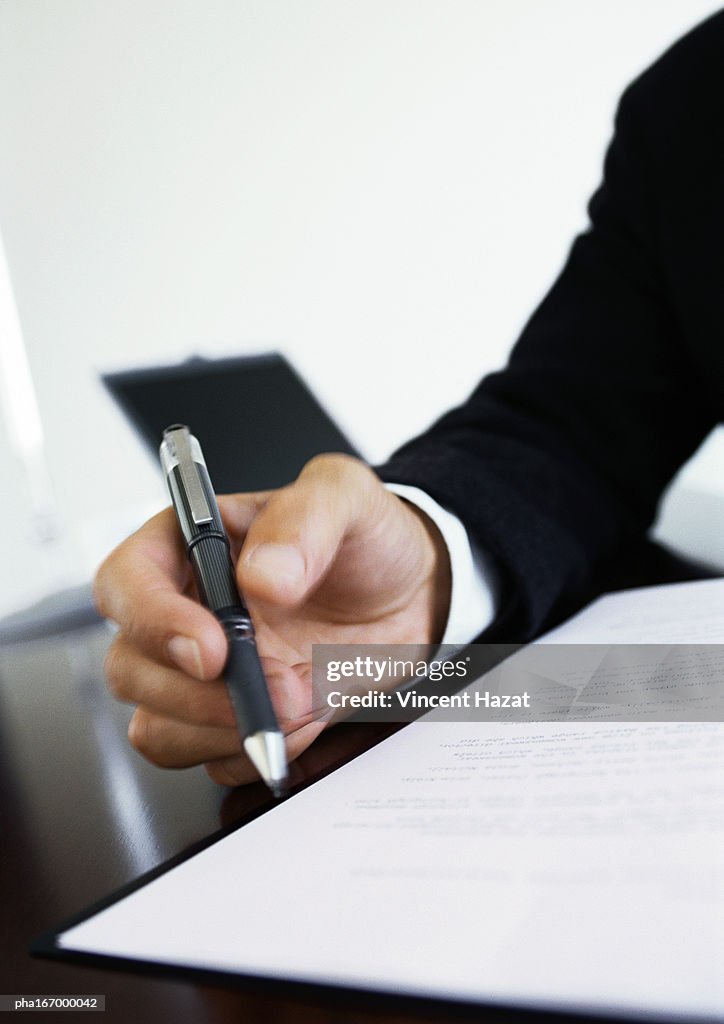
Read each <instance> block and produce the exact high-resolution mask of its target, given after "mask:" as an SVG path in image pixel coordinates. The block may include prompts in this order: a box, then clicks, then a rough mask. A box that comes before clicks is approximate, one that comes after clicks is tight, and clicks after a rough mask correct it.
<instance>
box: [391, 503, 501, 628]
mask: <svg viewBox="0 0 724 1024" xmlns="http://www.w3.org/2000/svg"><path fill="white" fill-rule="evenodd" d="M385 487H386V488H387V490H388V491H392V493H393V494H396V495H397V496H398V497H399V498H404V500H405V501H409V502H410V504H412V505H416V506H417V507H418V508H419V509H420V510H421V511H422V512H424V513H425V515H427V516H429V517H430V519H432V521H433V523H434V524H435V526H437V528H438V530H439V531H440V533H441V534H442V538H443V540H444V541H445V545H446V547H447V550H448V555H449V556H450V568H451V571H452V593H451V595H450V611H449V613H448V619H447V624H446V626H445V632H444V634H443V638H442V641H441V643H443V644H453V645H455V646H464V645H465V644H468V643H470V641H471V640H474V639H475V638H476V637H477V636H478V635H479V634H480V633H482V631H483V630H484V629H486V628H487V627H488V626H489V625H490V624H491V622H492V621H493V619H494V617H495V612H496V604H497V602H496V581H495V572H494V570H493V566H492V563H491V561H490V558H489V557H488V556H487V555H486V554H485V553H484V552H483V551H481V550H480V548H479V547H478V545H477V544H475V543H473V542H472V541H471V540H470V538H469V536H468V532H467V530H466V529H465V527H464V526H463V524H462V523H461V522H460V520H459V519H458V517H457V516H456V515H453V513H452V512H448V511H447V509H445V508H443V507H442V505H438V503H437V502H436V501H435V500H434V499H433V498H431V497H430V495H429V494H427V493H426V492H425V491H422V490H420V488H419V487H410V486H408V485H407V484H390V483H386V484H385Z"/></svg>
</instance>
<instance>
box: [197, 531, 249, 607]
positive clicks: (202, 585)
mask: <svg viewBox="0 0 724 1024" xmlns="http://www.w3.org/2000/svg"><path fill="white" fill-rule="evenodd" d="M189 558H190V560H191V565H192V566H193V570H194V576H195V577H196V584H197V586H198V588H199V597H200V598H201V600H202V602H203V603H204V604H205V605H206V606H207V608H210V609H211V611H212V612H218V611H219V610H220V609H221V608H230V607H234V606H241V605H242V602H241V598H240V596H239V589H238V587H237V585H236V577H235V575H234V567H233V566H232V564H231V560H230V558H229V546H228V543H227V541H226V539H225V538H224V537H223V536H222V535H221V534H219V533H216V532H210V533H209V535H208V536H204V535H203V534H201V535H200V536H199V537H198V539H196V540H195V541H194V545H193V547H192V548H191V550H190V551H189Z"/></svg>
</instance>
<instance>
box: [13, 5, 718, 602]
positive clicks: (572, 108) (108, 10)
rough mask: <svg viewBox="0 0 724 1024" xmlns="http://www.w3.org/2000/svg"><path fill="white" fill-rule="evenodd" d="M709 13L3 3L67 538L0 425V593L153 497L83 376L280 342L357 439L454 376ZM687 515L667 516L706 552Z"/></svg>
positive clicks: (515, 314)
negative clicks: (48, 535) (635, 93)
mask: <svg viewBox="0 0 724 1024" xmlns="http://www.w3.org/2000/svg"><path fill="white" fill-rule="evenodd" d="M713 9H714V5H713V4H712V3H711V2H702V0H659V2H657V3H652V2H651V0H585V2H581V0H547V2H544V0H2V3H0V69H2V70H1V71H0V80H1V82H2V87H1V88H0V227H1V229H2V234H3V238H4V241H5V247H6V251H7V257H8V262H9V266H10V272H11V276H12V281H13V285H14V289H15V294H16V299H17V304H18V308H19V313H20V318H21V322H22V327H23V332H24V336H25V341H26V345H27V349H28V353H29V358H30V361H31V365H32V370H33V374H34V377H35V381H36V387H37V392H38V398H39V403H40V409H41V414H42V417H43V421H44V425H45V430H46V435H47V457H48V463H49V468H50V472H51V476H52V480H53V484H54V488H55V492H56V496H57V501H58V506H59V510H60V516H61V519H62V521H63V523H64V525H65V530H66V540H67V545H66V561H65V562H64V561H63V558H62V557H61V556H60V555H59V554H58V553H57V552H56V551H54V550H53V548H52V547H49V546H47V545H46V546H45V547H42V546H39V545H37V544H36V543H35V542H34V540H33V538H32V534H31V530H30V527H29V524H28V521H27V492H26V488H25V483H24V479H23V476H22V472H21V467H20V466H19V464H18V463H17V460H15V459H14V458H13V455H12V452H11V451H10V449H9V446H8V443H7V435H6V433H3V431H4V429H5V428H4V427H3V426H2V425H1V424H0V474H1V476H2V481H3V483H2V494H3V526H4V529H3V531H2V536H1V537H0V564H1V565H2V573H0V610H2V609H4V608H9V607H11V606H14V605H17V604H19V603H20V602H21V601H23V600H25V599H27V598H28V597H30V596H32V595H33V594H34V593H36V592H38V591H40V590H41V589H42V588H44V587H47V586H49V585H51V584H53V583H55V582H57V581H58V579H59V578H60V577H61V576H62V575H63V573H65V574H66V575H68V573H69V570H68V565H71V564H72V565H73V566H74V568H73V569H72V570H70V575H72V574H73V573H75V574H76V575H78V576H83V575H84V574H85V575H87V574H88V572H89V571H90V569H91V565H92V563H93V562H94V561H95V559H96V558H97V557H98V554H99V552H100V549H101V548H103V547H104V546H106V545H108V544H110V543H111V542H112V541H113V540H115V538H116V535H117V534H119V532H121V531H124V530H126V529H127V528H129V527H130V526H131V525H132V524H133V523H134V522H135V521H136V520H138V519H139V518H140V517H141V516H142V515H143V514H144V513H145V510H146V509H149V508H150V509H152V508H153V507H155V506H159V507H160V505H161V504H162V503H165V498H164V495H163V492H162V489H161V486H160V482H159V477H158V475H157V473H156V471H155V469H154V467H153V465H152V463H151V460H150V459H148V457H147V455H146V454H145V452H144V451H143V449H142V448H141V446H140V444H139V443H138V442H137V441H136V440H135V438H134V437H133V435H132V432H131V430H130V428H129V427H128V425H127V424H126V422H125V420H124V419H123V417H122V416H121V415H120V413H118V412H117V411H116V409H115V408H114V407H113V405H112V404H111V401H110V400H109V399H108V397H107V396H106V395H105V393H104V392H103V390H102V389H101V387H100V385H99V383H98V379H97V373H98V371H99V370H106V369H111V368H121V367H130V366H138V365H143V364H153V363H161V362H171V361H176V360H179V359H183V358H185V357H186V356H188V355H189V354H191V353H194V352H199V353H203V354H206V355H214V354H229V353H246V352H249V353H251V352H257V351H264V350H268V349H269V348H279V349H282V350H283V351H284V352H285V353H286V354H287V355H288V356H289V357H290V358H291V359H292V361H293V362H294V363H295V364H296V365H297V367H298V368H299V369H300V370H301V372H302V373H303V374H304V375H305V376H306V378H307V380H308V381H309V383H310V384H311V385H312V387H313V388H314V389H315V390H316V392H317V393H318V394H319V396H320V397H321V398H322V400H323V401H324V402H325V403H326V404H327V406H328V407H329V408H330V410H331V411H332V412H333V414H334V415H335V416H336V418H337V419H338V420H339V422H340V423H341V424H342V426H343V427H344V428H345V429H346V430H347V431H348V433H349V434H350V436H351V437H352V438H353V439H354V440H355V441H356V442H357V443H358V445H359V446H360V447H361V448H362V449H363V450H364V451H365V453H366V454H367V455H368V456H369V457H370V458H371V459H380V458H382V457H384V455H385V454H386V453H388V452H389V451H390V450H391V449H392V448H393V447H394V446H395V445H396V444H397V443H398V442H400V441H402V440H403V439H405V438H406V437H408V436H409V435H410V434H411V433H412V432H414V431H417V430H419V429H420V428H422V427H424V426H425V425H426V424H427V423H428V422H429V421H430V420H431V419H432V418H433V417H434V416H435V415H436V414H437V413H438V412H440V411H442V410H443V408H444V407H446V406H448V405H449V404H450V403H453V402H456V401H458V400H459V399H461V398H462V397H464V395H465V394H466V393H467V392H468V390H469V389H470V388H471V386H472V384H473V383H474V382H475V380H476V379H477V378H478V377H479V376H480V375H481V373H482V372H483V371H486V370H489V369H492V368H495V367H497V366H498V365H499V364H500V362H501V361H502V360H503V359H504V358H505V355H506V353H507V351H508V350H509V348H510V346H511V344H512V343H513V341H514V340H515V336H516V333H517V331H518V330H519V328H520V326H521V324H522V322H523V321H524V320H525V319H526V318H527V316H528V314H529V313H530V311H531V309H532V307H533V306H534V304H535V303H536V302H537V300H538V299H539V298H540V296H541V295H542V293H543V291H544V290H545V289H546V288H547V286H548V285H549V283H550V282H551V279H552V277H553V275H554V274H555V273H556V271H557V270H558V268H559V266H560V264H561V261H562V259H563V257H564V254H565V252H566V249H567V247H568V245H569V242H570V239H571V236H572V234H573V233H574V232H575V231H576V230H578V229H579V228H581V227H582V226H583V224H584V207H585V202H586V199H587V197H588V195H589V194H590V192H591V191H592V189H593V188H594V187H595V185H596V183H597V180H598V176H599V170H600V163H601V157H602V154H603V150H604V147H605V145H606V143H607V140H608V137H609V134H610V127H611V120H612V115H613V111H614V107H615V102H616V98H617V96H618V94H619V93H620V91H621V90H622V88H623V87H624V86H625V84H626V83H627V81H628V80H630V78H631V77H633V76H634V75H635V74H636V73H637V72H638V71H639V70H641V69H642V68H643V66H644V65H646V64H647V63H648V62H650V61H651V60H652V59H654V58H655V57H656V56H657V55H658V53H659V52H660V51H661V50H662V49H663V48H665V47H666V46H667V45H668V44H669V43H670V42H672V41H673V40H674V39H675V38H676V37H677V36H678V35H680V34H681V33H683V32H684V31H685V30H687V29H688V28H689V27H691V26H692V25H693V24H694V23H695V22H696V21H698V20H699V19H701V18H702V17H704V16H705V15H707V14H709V13H710V12H711V11H712V10H713ZM0 329H2V325H0ZM721 451H722V448H721V447H720V446H719V445H718V444H714V445H713V446H709V448H708V450H707V452H705V453H704V456H703V457H701V458H699V460H698V462H696V464H695V465H694V466H693V467H691V468H690V469H689V470H688V471H687V477H686V479H685V483H686V485H687V489H688V490H687V492H685V493H688V494H689V495H690V492H691V491H692V489H693V490H699V491H701V492H703V493H704V494H705V496H707V495H711V494H713V493H715V492H717V490H721V489H722V488H724V457H722V455H721ZM99 467H102V470H101V469H100V468H99ZM717 476H718V480H717ZM677 493H679V492H677ZM682 493H684V492H682ZM704 504H705V502H703V503H702V505H701V507H703V505H704ZM698 507H699V506H698V505H697V504H696V503H693V504H692V501H691V500H690V498H689V497H685V498H677V497H676V496H674V498H673V499H672V501H671V502H670V506H669V512H668V520H669V521H670V522H669V527H668V531H669V534H670V535H671V536H674V538H675V539H679V540H683V542H684V544H685V545H686V544H687V543H688V542H689V541H690V540H691V537H692V536H693V535H694V534H696V538H695V540H694V541H693V542H692V543H693V547H694V549H696V547H697V545H700V543H703V542H706V545H708V547H709V553H711V554H713V555H718V556H721V560H722V561H724V541H723V540H718V537H717V534H715V533H710V534H706V536H705V533H706V531H705V530H704V529H703V528H700V529H698V531H697V530H696V529H694V527H695V525H696V524H695V522H694V521H695V520H696V516H697V512H696V509H697V508H698ZM687 538H688V539H687ZM717 545H718V547H717ZM689 546H690V547H691V546H692V544H691V543H690V544H689ZM712 546H713V548H715V549H716V550H711V549H712ZM68 553H70V561H68V557H67V556H68Z"/></svg>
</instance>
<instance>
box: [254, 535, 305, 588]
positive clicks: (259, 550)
mask: <svg viewBox="0 0 724 1024" xmlns="http://www.w3.org/2000/svg"><path fill="white" fill-rule="evenodd" d="M244 561H245V564H246V566H247V568H249V569H253V570H254V571H255V572H260V573H263V575H264V576H266V577H267V578H268V579H269V580H271V581H272V582H273V583H288V584H297V583H300V582H301V581H302V580H303V579H304V559H303V558H302V554H301V552H300V551H299V550H298V549H297V548H295V547H292V545H291V544H260V545H259V547H256V548H254V550H253V551H252V552H251V553H250V554H249V555H248V556H247V558H246V559H245V560H244Z"/></svg>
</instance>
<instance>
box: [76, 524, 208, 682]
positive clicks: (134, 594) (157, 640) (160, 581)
mask: <svg viewBox="0 0 724 1024" xmlns="http://www.w3.org/2000/svg"><path fill="white" fill-rule="evenodd" d="M190 579H191V567H190V565H189V563H188V560H187V558H186V552H185V547H184V544H183V540H182V538H181V535H180V533H179V530H178V526H177V523H176V516H175V513H174V511H173V509H171V508H167V509H165V510H164V511H163V512H160V513H159V514H158V515H156V516H154V517H153V519H149V521H148V522H147V523H145V524H144V525H143V526H142V527H141V528H140V529H139V530H137V531H136V533H134V534H133V535H132V536H131V537H129V538H128V540H125V541H124V542H123V543H122V544H120V545H119V546H118V547H117V548H116V549H115V551H113V552H111V554H110V555H109V556H108V558H107V559H106V560H105V562H104V563H103V564H102V565H101V567H100V569H99V570H98V573H97V574H96V578H95V582H94V597H95V601H96V606H97V608H98V610H99V612H100V613H101V615H103V616H105V617H106V618H108V619H111V620H113V621H114V622H116V623H117V624H118V625H119V626H120V628H121V630H122V632H123V633H124V635H125V636H126V638H127V639H128V640H130V642H131V643H133V644H134V645H136V646H137V647H138V648H139V649H140V650H141V651H143V653H144V654H146V655H147V656H148V657H150V658H153V659H154V660H156V661H160V662H162V663H164V664H173V665H176V666H177V667H179V668H181V669H183V670H184V671H185V672H187V673H189V675H193V676H196V677H197V678H199V679H212V678H214V677H216V676H217V675H218V674H219V673H220V672H221V670H222V668H223V664H224V659H225V657H226V638H225V636H224V633H223V630H222V629H221V626H220V625H219V623H218V622H217V621H216V619H215V618H214V616H213V615H212V614H211V612H210V611H208V610H207V609H206V608H203V607H202V606H201V605H200V604H199V603H198V602H197V601H194V600H192V599H191V598H190V597H187V596H186V595H185V594H184V593H183V591H184V589H185V587H186V586H187V584H188V583H189V581H190Z"/></svg>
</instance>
